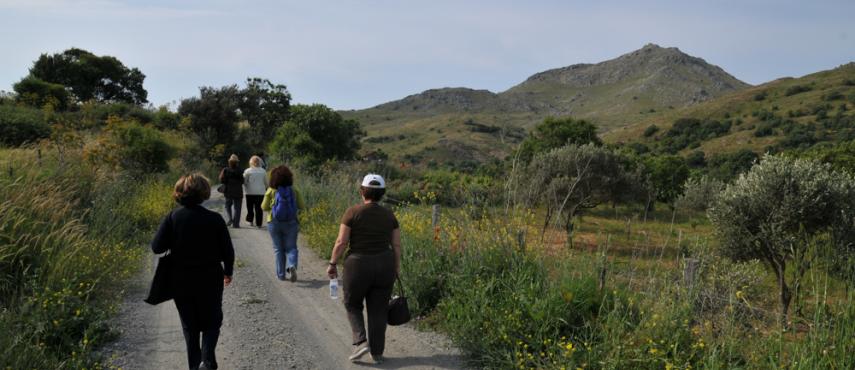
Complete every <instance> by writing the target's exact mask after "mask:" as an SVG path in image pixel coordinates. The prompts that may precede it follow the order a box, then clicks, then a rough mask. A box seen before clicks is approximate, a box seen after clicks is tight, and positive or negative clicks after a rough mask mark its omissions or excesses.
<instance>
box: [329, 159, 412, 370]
mask: <svg viewBox="0 0 855 370" xmlns="http://www.w3.org/2000/svg"><path fill="white" fill-rule="evenodd" d="M385 193H386V182H385V181H384V180H383V177H381V176H380V175H376V174H368V175H366V176H365V178H363V179H362V185H361V186H360V187H359V194H360V195H361V196H362V204H358V205H355V206H352V207H350V208H348V209H347V211H346V212H345V213H344V216H343V217H342V218H341V225H340V226H339V231H338V238H337V239H336V242H335V246H334V247H333V252H332V257H330V265H329V267H328V268H327V274H328V275H329V277H330V278H335V277H338V270H337V268H336V265H337V264H338V261H339V258H340V257H341V255H342V253H343V252H344V250H345V248H348V251H347V256H346V257H345V260H344V276H342V283H343V286H344V307H345V309H346V310H347V319H348V321H349V322H350V328H351V331H352V332H353V354H351V356H350V360H351V361H355V360H357V359H359V358H360V357H362V356H363V355H365V353H367V352H371V358H372V359H373V360H374V362H375V363H381V362H383V350H384V349H385V345H386V319H387V306H388V304H389V298H390V297H391V295H392V287H393V286H394V284H395V277H396V276H398V273H399V272H400V270H401V229H400V228H399V226H398V220H397V219H396V218H395V214H394V213H392V211H390V210H389V209H388V208H386V207H383V206H381V205H379V204H378V202H379V201H380V199H382V198H383V195H384V194H385ZM363 302H364V305H365V306H367V311H368V333H367V336H366V330H365V321H364V319H363V316H362V309H363Z"/></svg>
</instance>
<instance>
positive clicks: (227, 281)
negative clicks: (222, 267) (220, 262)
mask: <svg viewBox="0 0 855 370" xmlns="http://www.w3.org/2000/svg"><path fill="white" fill-rule="evenodd" d="M231 284H232V277H231V276H228V275H224V276H223V286H229V285H231Z"/></svg>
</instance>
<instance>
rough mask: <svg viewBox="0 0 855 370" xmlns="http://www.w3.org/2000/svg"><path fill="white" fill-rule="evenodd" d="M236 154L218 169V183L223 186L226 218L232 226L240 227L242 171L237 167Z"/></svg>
mask: <svg viewBox="0 0 855 370" xmlns="http://www.w3.org/2000/svg"><path fill="white" fill-rule="evenodd" d="M238 162H239V161H238V156H237V155H235V154H232V155H231V157H229V166H228V167H224V168H223V169H222V170H221V171H220V183H222V184H223V185H224V186H225V189H224V190H223V195H224V196H225V198H226V216H227V217H226V218H228V221H226V223H228V224H229V225H232V227H240V208H241V203H243V171H241V169H240V168H238Z"/></svg>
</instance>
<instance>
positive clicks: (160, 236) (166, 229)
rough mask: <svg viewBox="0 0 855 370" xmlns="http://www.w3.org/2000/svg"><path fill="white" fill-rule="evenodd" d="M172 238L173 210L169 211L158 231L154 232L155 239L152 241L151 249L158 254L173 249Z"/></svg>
mask: <svg viewBox="0 0 855 370" xmlns="http://www.w3.org/2000/svg"><path fill="white" fill-rule="evenodd" d="M172 239H173V230H172V212H169V214H168V215H166V217H164V218H163V221H161V222H160V226H159V227H158V228H157V233H155V234H154V239H152V241H151V251H152V252H154V253H157V254H160V253H165V252H166V251H168V250H170V249H172Z"/></svg>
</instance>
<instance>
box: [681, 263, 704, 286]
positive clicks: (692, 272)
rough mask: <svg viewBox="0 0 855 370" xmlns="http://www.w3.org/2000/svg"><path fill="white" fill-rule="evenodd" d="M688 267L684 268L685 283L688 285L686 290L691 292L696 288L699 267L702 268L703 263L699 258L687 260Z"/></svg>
mask: <svg viewBox="0 0 855 370" xmlns="http://www.w3.org/2000/svg"><path fill="white" fill-rule="evenodd" d="M685 261H686V266H684V267H683V282H684V283H685V284H686V288H688V289H689V290H691V289H692V288H694V287H695V282H696V280H697V277H698V267H700V264H701V261H699V260H698V259H697V258H686V259H685Z"/></svg>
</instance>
